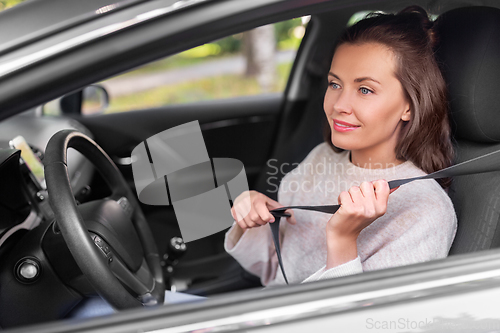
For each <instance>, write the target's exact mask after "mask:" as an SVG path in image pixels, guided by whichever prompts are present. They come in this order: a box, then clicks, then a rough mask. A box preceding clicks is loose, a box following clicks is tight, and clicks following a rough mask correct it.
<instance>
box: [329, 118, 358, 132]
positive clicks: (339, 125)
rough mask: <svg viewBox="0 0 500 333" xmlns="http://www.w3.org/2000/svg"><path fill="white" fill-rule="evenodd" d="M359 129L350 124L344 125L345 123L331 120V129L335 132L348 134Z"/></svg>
mask: <svg viewBox="0 0 500 333" xmlns="http://www.w3.org/2000/svg"><path fill="white" fill-rule="evenodd" d="M357 128H359V125H354V124H350V123H346V122H345V121H340V120H337V119H333V129H334V130H336V131H337V132H350V131H354V130H355V129H357Z"/></svg>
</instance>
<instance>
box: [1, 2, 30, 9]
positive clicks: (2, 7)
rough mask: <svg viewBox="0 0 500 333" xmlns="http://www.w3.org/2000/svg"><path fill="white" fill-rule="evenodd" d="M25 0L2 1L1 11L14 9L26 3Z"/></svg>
mask: <svg viewBox="0 0 500 333" xmlns="http://www.w3.org/2000/svg"><path fill="white" fill-rule="evenodd" d="M24 1H25V0H0V10H5V9H7V8H10V7H14V6H15V5H17V4H19V3H21V2H24Z"/></svg>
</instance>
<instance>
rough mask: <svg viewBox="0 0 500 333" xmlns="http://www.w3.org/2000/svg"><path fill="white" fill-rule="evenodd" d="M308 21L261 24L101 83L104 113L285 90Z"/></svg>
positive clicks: (301, 19)
mask: <svg viewBox="0 0 500 333" xmlns="http://www.w3.org/2000/svg"><path fill="white" fill-rule="evenodd" d="M307 22H308V17H306V18H296V19H292V20H288V21H284V22H279V23H276V24H273V25H267V26H262V27H258V28H256V29H253V30H250V31H246V32H243V33H240V34H236V35H233V36H229V37H227V38H224V39H221V40H217V41H214V42H212V43H208V44H204V45H201V46H199V47H196V48H193V49H190V50H187V51H185V52H182V53H180V54H177V55H174V56H171V57H168V58H165V59H162V60H159V61H156V62H153V63H150V64H148V65H145V66H143V67H140V68H138V69H136V70H134V71H131V72H128V73H125V74H123V75H120V76H116V77H114V78H111V79H109V80H106V81H103V82H100V84H101V85H102V86H104V87H105V88H106V90H107V91H108V93H109V107H108V108H107V110H106V111H105V112H106V113H112V112H123V111H129V110H141V109H150V108H157V107H162V106H166V105H172V104H183V103H193V102H199V101H206V100H214V99H225V98H232V97H239V96H251V95H258V94H265V93H276V92H283V91H284V90H285V87H286V82H287V80H288V76H289V74H290V71H291V68H292V64H293V61H294V59H295V55H296V53H297V49H298V47H299V45H300V42H301V40H302V37H303V36H304V33H305V26H306V24H307Z"/></svg>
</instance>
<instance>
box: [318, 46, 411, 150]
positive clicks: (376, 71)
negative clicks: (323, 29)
mask: <svg viewBox="0 0 500 333" xmlns="http://www.w3.org/2000/svg"><path fill="white" fill-rule="evenodd" d="M395 69H396V61H395V59H394V54H393V52H392V51H391V50H389V49H388V48H387V47H385V46H384V45H382V44H378V43H366V44H360V45H357V44H347V43H346V44H342V45H340V46H339V47H338V48H337V50H336V52H335V55H334V57H333V60H332V65H331V67H330V72H329V73H328V82H329V85H328V89H327V91H326V94H325V100H324V105H323V106H324V109H325V113H326V116H327V118H328V122H329V124H330V128H331V131H332V137H331V139H332V143H333V144H334V145H335V146H336V147H339V148H342V149H346V150H351V152H352V153H353V156H354V153H355V152H358V153H359V152H362V153H363V155H364V156H365V157H366V156H370V158H372V157H376V156H388V153H389V154H391V155H393V156H395V152H394V150H395V147H396V143H397V139H398V133H399V129H400V127H401V123H402V121H408V120H410V111H409V109H410V104H409V102H408V101H407V99H406V98H405V95H404V92H403V87H402V86H401V83H400V82H399V80H398V79H397V78H396V76H395V74H394V73H395ZM375 159H377V158H375Z"/></svg>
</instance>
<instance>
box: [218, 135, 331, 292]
mask: <svg viewBox="0 0 500 333" xmlns="http://www.w3.org/2000/svg"><path fill="white" fill-rule="evenodd" d="M323 146H324V144H319V145H318V146H316V147H315V148H314V149H313V150H312V151H311V152H310V153H309V154H308V155H307V156H306V158H305V159H304V160H303V161H302V162H301V164H304V163H309V161H311V160H312V159H313V158H314V157H315V156H316V155H317V154H318V153H319V152H320V151H321V149H323V148H324V147H323ZM297 167H299V166H297ZM292 174H293V173H288V174H286V175H285V176H284V177H283V180H284V179H286V178H288V177H290V176H291V175H292ZM280 190H281V188H280ZM292 200H293V193H286V192H283V191H279V192H278V202H279V203H281V204H282V205H285V206H287V205H290V204H291V202H292ZM235 224H236V222H234V223H233V226H232V227H231V228H230V229H229V231H228V232H227V233H226V236H225V239H224V249H225V250H226V252H227V253H229V254H230V255H231V256H232V257H233V258H235V259H236V260H237V261H238V262H239V263H240V265H241V266H242V267H243V268H244V269H245V270H247V271H248V272H250V273H252V274H254V275H256V276H258V277H260V280H261V283H262V285H264V286H267V285H268V284H269V282H271V281H273V280H274V279H275V278H276V273H277V271H278V269H279V266H278V257H277V255H276V250H275V248H274V242H273V238H272V233H271V228H270V227H269V226H268V225H264V226H261V227H257V228H252V229H247V230H245V232H244V233H243V235H241V237H240V238H239V239H237V237H238V233H237V232H236V230H235V229H236V227H235ZM287 225H288V223H287V221H286V219H285V218H282V219H281V222H280V240H281V243H283V241H284V239H285V237H286V232H285V231H286V226H287Z"/></svg>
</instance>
